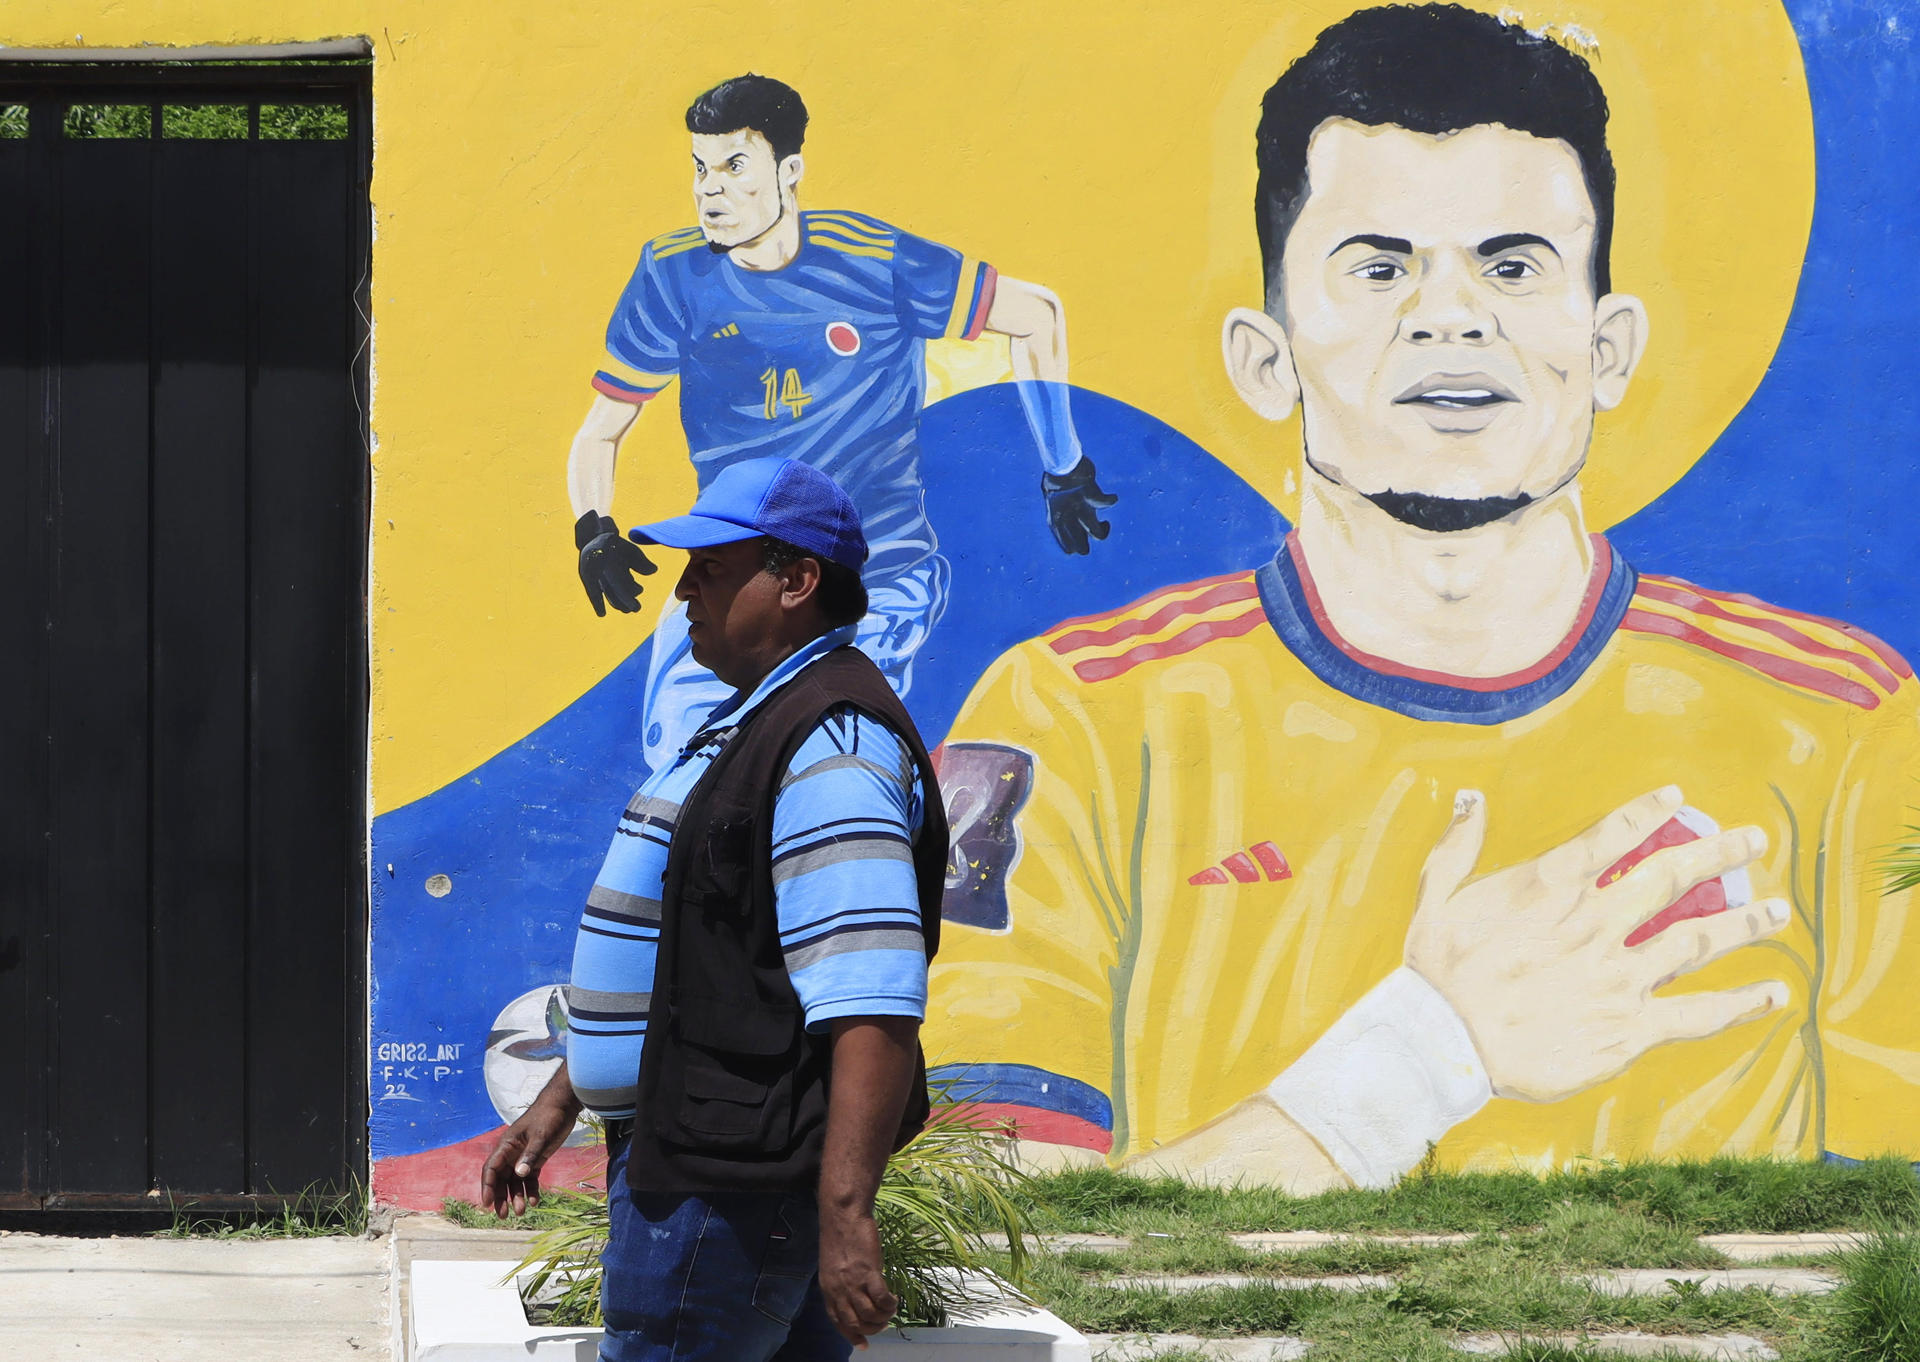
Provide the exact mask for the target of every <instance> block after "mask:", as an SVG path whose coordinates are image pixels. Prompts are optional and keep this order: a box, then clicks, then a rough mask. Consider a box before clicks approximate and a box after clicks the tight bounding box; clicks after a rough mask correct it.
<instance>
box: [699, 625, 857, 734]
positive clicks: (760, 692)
mask: <svg viewBox="0 0 1920 1362" xmlns="http://www.w3.org/2000/svg"><path fill="white" fill-rule="evenodd" d="M857 631H858V626H856V625H852V624H846V625H842V626H841V627H840V628H838V629H829V630H828V631H827V632H826V633H824V634H822V635H820V637H819V638H816V639H815V640H813V642H811V643H809V644H807V645H805V646H804V647H802V648H800V649H799V650H798V651H796V652H794V653H792V654H790V655H788V656H787V657H785V658H783V659H781V661H780V662H779V663H778V665H776V666H775V667H774V669H773V670H772V671H770V672H768V673H767V674H766V675H765V676H763V677H761V678H760V684H759V685H757V686H755V687H754V688H753V690H752V691H751V692H747V691H735V692H734V693H733V694H732V695H730V696H728V697H727V698H726V699H725V700H722V701H721V702H720V704H719V705H718V706H716V707H715V709H714V711H713V713H711V714H709V715H708V716H707V721H706V722H705V723H704V724H702V725H701V726H700V731H699V732H698V733H695V734H694V735H693V737H692V739H691V740H690V741H689V742H688V743H687V746H688V747H689V748H694V747H698V746H699V745H700V744H701V743H703V742H705V741H706V740H707V738H708V737H709V736H710V735H711V734H712V733H713V732H714V731H715V730H717V729H722V728H734V727H737V726H738V725H739V723H740V721H741V720H742V719H744V718H746V717H747V715H749V714H751V713H753V711H754V708H755V707H756V706H758V705H759V703H760V702H761V701H762V700H764V699H766V698H767V697H768V696H769V695H771V694H773V692H774V691H776V690H778V689H779V688H780V687H781V686H784V685H785V684H786V683H787V682H789V681H791V680H792V679H793V678H794V676H795V675H797V674H798V673H799V671H800V669H801V668H803V667H805V666H806V665H807V664H808V663H809V662H812V661H815V660H816V659H818V658H822V657H825V656H826V655H827V654H828V653H830V652H832V651H833V650H834V649H835V648H842V647H845V646H846V645H848V644H850V643H852V642H853V640H854V635H855V633H856V632H857Z"/></svg>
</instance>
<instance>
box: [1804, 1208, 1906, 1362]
mask: <svg viewBox="0 0 1920 1362" xmlns="http://www.w3.org/2000/svg"><path fill="white" fill-rule="evenodd" d="M1838 1262H1839V1269H1840V1271H1841V1273H1842V1274H1843V1275H1844V1276H1845V1278H1846V1282H1845V1285H1843V1286H1842V1287H1841V1289H1840V1290H1839V1291H1838V1292H1836V1293H1835V1294H1834V1296H1833V1298H1832V1302H1831V1314H1830V1317H1829V1319H1828V1320H1827V1322H1826V1324H1827V1327H1826V1329H1825V1330H1824V1331H1823V1333H1822V1335H1821V1338H1820V1346H1821V1348H1822V1352H1821V1356H1822V1357H1823V1358H1824V1359H1830V1362H1920V1234H1914V1233H1912V1232H1901V1231H1898V1230H1894V1229H1891V1228H1887V1227H1879V1228H1876V1229H1874V1230H1873V1231H1871V1232H1870V1233H1869V1235H1868V1237H1867V1240H1866V1242H1865V1243H1863V1244H1861V1245H1860V1246H1859V1247H1858V1248H1856V1249H1852V1250H1850V1251H1849V1252H1847V1253H1844V1254H1841V1255H1839V1259H1838Z"/></svg>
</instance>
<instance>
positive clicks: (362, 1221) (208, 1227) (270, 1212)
mask: <svg viewBox="0 0 1920 1362" xmlns="http://www.w3.org/2000/svg"><path fill="white" fill-rule="evenodd" d="M172 1209H173V1223H172V1224H170V1225H169V1226H168V1227H167V1228H166V1229H164V1230H156V1231H154V1237H155V1238H160V1239H319V1238H332V1237H356V1236H359V1235H363V1234H365V1233H366V1232H367V1217H368V1215H369V1213H370V1212H371V1210H372V1206H371V1203H370V1202H369V1200H368V1197H367V1190H366V1188H364V1187H362V1186H360V1184H359V1182H358V1181H357V1180H356V1181H355V1182H353V1183H351V1184H350V1185H349V1186H348V1187H347V1188H346V1190H344V1191H342V1190H339V1189H337V1188H332V1187H327V1186H325V1185H322V1184H320V1183H313V1184H310V1185H308V1186H306V1187H304V1188H302V1189H301V1190H300V1191H299V1192H297V1193H295V1194H294V1195H292V1196H290V1197H288V1198H286V1200H285V1201H283V1202H282V1203H281V1204H280V1205H279V1206H277V1207H263V1208H261V1209H258V1210H245V1211H209V1210H205V1209H202V1208H200V1207H199V1206H198V1205H197V1203H195V1202H193V1201H191V1200H189V1201H182V1202H179V1203H176V1204H174V1205H173V1207H172Z"/></svg>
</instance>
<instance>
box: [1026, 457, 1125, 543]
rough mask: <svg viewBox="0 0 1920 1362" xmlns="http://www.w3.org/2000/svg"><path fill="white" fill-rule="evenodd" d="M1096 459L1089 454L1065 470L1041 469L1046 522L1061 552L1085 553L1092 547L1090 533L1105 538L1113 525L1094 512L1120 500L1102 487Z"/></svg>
mask: <svg viewBox="0 0 1920 1362" xmlns="http://www.w3.org/2000/svg"><path fill="white" fill-rule="evenodd" d="M1093 477H1094V473H1093V460H1092V459H1090V458H1088V457H1087V456H1086V455H1084V454H1083V455H1081V456H1080V462H1079V463H1077V464H1075V465H1074V466H1073V467H1072V468H1069V469H1068V470H1067V471H1066V472H1064V473H1042V474H1041V475H1040V491H1041V493H1042V495H1044V496H1045V497H1046V499H1047V524H1048V525H1050V526H1052V527H1053V537H1054V539H1055V540H1057V541H1058V542H1059V544H1060V551H1061V552H1062V553H1085V552H1087V551H1088V549H1090V548H1091V547H1092V545H1091V544H1089V543H1088V542H1087V536H1088V535H1092V536H1093V537H1094V538H1095V539H1105V538H1106V537H1107V532H1108V530H1109V529H1110V528H1111V527H1110V526H1109V525H1108V524H1107V522H1106V521H1104V520H1102V519H1101V518H1100V517H1099V516H1097V515H1095V514H1094V512H1095V511H1104V510H1106V509H1107V507H1109V506H1111V505H1113V504H1114V503H1115V502H1117V501H1119V500H1120V498H1119V497H1117V496H1115V495H1114V494H1113V493H1111V492H1103V491H1101V490H1100V484H1099V483H1097V482H1095V481H1094V480H1093Z"/></svg>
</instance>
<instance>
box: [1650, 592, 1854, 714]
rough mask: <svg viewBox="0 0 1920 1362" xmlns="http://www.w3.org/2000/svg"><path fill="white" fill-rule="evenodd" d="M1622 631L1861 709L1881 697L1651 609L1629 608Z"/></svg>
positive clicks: (1804, 664) (1809, 666) (1828, 675)
mask: <svg viewBox="0 0 1920 1362" xmlns="http://www.w3.org/2000/svg"><path fill="white" fill-rule="evenodd" d="M1620 627H1621V628H1622V629H1631V630H1634V631H1635V632H1637V633H1642V634H1660V635H1663V636H1665V637H1667V638H1672V639H1678V640H1680V641H1681V642H1682V643H1691V644H1693V645H1694V646H1696V647H1699V648H1705V649H1706V650H1707V651H1708V652H1711V653H1718V654H1719V655H1720V656H1721V657H1724V658H1728V659H1730V660H1732V661H1734V662H1738V663H1740V664H1742V665H1743V666H1746V667H1751V668H1752V669H1753V670H1754V671H1757V672H1759V673H1760V674H1761V675H1762V676H1766V677H1770V678H1771V679H1773V680H1775V681H1779V682H1782V683H1784V684H1786V685H1789V686H1793V687H1796V688H1797V689H1800V690H1808V691H1813V692H1815V693H1816V694H1819V695H1825V696H1828V697H1830V698H1832V699H1835V700H1845V701H1846V702H1847V703H1848V704H1850V705H1858V706H1859V707H1860V708H1861V709H1877V708H1879V705H1880V697H1879V695H1877V694H1875V693H1874V691H1873V690H1872V689H1871V688H1869V687H1867V686H1863V685H1861V684H1860V683H1859V682H1858V681H1849V680H1847V678H1846V677H1844V676H1835V675H1834V674H1833V673H1832V672H1829V671H1823V670H1821V669H1820V668H1819V667H1815V666H1812V665H1810V664H1809V663H1805V662H1796V661H1794V660H1793V659H1792V658H1790V657H1779V656H1776V655H1775V654H1773V653H1763V652H1761V651H1760V650H1759V649H1757V648H1743V647H1741V646H1740V645H1739V644H1737V643H1729V642H1727V641H1726V640H1725V639H1721V638H1715V637H1714V636H1713V635H1712V634H1709V633H1708V632H1707V631H1706V630H1704V629H1698V628H1695V627H1694V626H1693V625H1691V624H1688V623H1687V622H1686V621H1685V620H1677V619H1675V618H1673V616H1671V615H1656V614H1654V613H1653V612H1652V611H1651V610H1633V609H1629V610H1628V611H1627V613H1626V615H1625V617H1624V618H1622V619H1621V621H1620Z"/></svg>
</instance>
